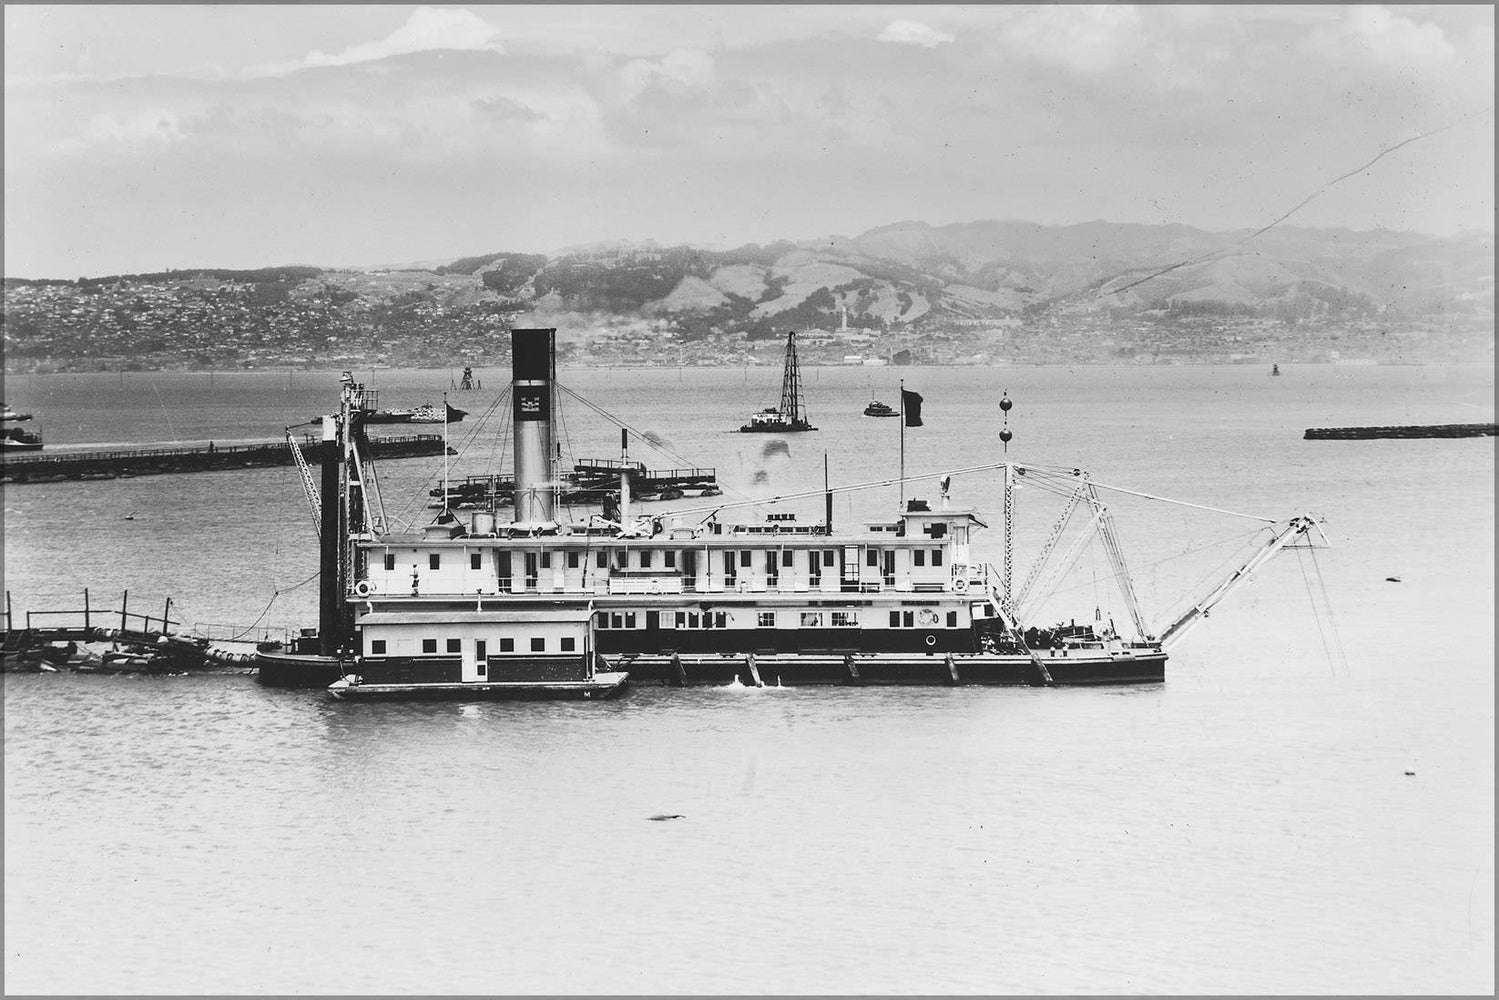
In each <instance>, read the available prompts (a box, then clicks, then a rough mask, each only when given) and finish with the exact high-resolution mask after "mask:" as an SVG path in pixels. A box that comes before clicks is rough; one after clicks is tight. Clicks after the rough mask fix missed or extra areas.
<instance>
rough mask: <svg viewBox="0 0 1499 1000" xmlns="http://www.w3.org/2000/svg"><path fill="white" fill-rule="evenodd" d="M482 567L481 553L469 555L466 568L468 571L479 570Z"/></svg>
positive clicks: (482, 557)
mask: <svg viewBox="0 0 1499 1000" xmlns="http://www.w3.org/2000/svg"><path fill="white" fill-rule="evenodd" d="M483 565H484V556H483V554H482V553H479V552H473V553H470V554H469V557H468V568H469V569H480V568H481V567H482V566H483Z"/></svg>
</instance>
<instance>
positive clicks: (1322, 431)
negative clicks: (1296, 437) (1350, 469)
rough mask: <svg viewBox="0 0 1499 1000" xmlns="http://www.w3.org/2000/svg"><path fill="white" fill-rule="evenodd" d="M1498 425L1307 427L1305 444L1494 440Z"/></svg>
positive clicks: (1304, 438) (1497, 432) (1498, 432)
mask: <svg viewBox="0 0 1499 1000" xmlns="http://www.w3.org/2000/svg"><path fill="white" fill-rule="evenodd" d="M1496 434H1499V424H1414V425H1410V424H1408V425H1400V426H1393V427H1308V428H1307V429H1306V433H1305V434H1303V435H1302V439H1303V440H1306V441H1367V440H1373V439H1375V438H1465V437H1486V436H1487V437H1493V436H1495V435H1496Z"/></svg>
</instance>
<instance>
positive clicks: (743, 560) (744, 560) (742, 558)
mask: <svg viewBox="0 0 1499 1000" xmlns="http://www.w3.org/2000/svg"><path fill="white" fill-rule="evenodd" d="M751 555H752V553H751V552H750V550H749V549H745V550H744V551H743V552H741V553H739V565H741V566H748V565H749V564H750V557H751Z"/></svg>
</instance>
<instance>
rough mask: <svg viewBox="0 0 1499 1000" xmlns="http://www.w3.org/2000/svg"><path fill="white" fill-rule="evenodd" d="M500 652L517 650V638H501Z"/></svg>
mask: <svg viewBox="0 0 1499 1000" xmlns="http://www.w3.org/2000/svg"><path fill="white" fill-rule="evenodd" d="M500 652H502V653H513V652H515V640H514V639H501V640H500Z"/></svg>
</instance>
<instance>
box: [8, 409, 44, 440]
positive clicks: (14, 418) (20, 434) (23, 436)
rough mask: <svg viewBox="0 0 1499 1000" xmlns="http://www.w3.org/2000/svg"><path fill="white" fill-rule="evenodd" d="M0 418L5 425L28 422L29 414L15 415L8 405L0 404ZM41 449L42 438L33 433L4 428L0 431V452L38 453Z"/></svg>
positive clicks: (18, 428)
mask: <svg viewBox="0 0 1499 1000" xmlns="http://www.w3.org/2000/svg"><path fill="white" fill-rule="evenodd" d="M0 411H3V412H0V418H3V419H4V421H5V423H7V424H9V423H12V422H15V423H20V422H21V421H23V420H30V419H31V414H29V413H17V412H16V411H15V410H13V409H12V408H11V406H10V404H9V403H0ZM41 448H42V436H41V435H40V434H38V433H36V432H35V431H28V430H23V429H22V428H20V427H6V428H5V429H4V431H0V450H4V451H40V450H41Z"/></svg>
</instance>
